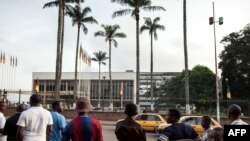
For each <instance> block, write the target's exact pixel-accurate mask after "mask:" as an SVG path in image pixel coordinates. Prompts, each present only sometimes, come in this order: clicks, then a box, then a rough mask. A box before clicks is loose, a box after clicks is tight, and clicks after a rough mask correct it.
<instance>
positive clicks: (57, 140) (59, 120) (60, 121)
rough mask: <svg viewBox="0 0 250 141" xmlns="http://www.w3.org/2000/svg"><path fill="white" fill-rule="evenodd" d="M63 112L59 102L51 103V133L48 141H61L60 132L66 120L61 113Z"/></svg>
mask: <svg viewBox="0 0 250 141" xmlns="http://www.w3.org/2000/svg"><path fill="white" fill-rule="evenodd" d="M62 112H63V104H62V102H61V101H54V102H53V103H52V112H51V115H52V119H53V123H54V124H53V132H52V135H51V137H50V141H61V139H62V131H63V129H64V127H65V126H66V120H65V117H64V116H63V115H61V113H62Z"/></svg>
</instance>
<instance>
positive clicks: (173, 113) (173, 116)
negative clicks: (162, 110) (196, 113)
mask: <svg viewBox="0 0 250 141" xmlns="http://www.w3.org/2000/svg"><path fill="white" fill-rule="evenodd" d="M180 117H181V113H180V111H179V110H177V109H168V112H167V114H166V120H167V122H168V123H176V122H178V121H179V119H180Z"/></svg>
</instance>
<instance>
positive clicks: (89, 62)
mask: <svg viewBox="0 0 250 141" xmlns="http://www.w3.org/2000/svg"><path fill="white" fill-rule="evenodd" d="M88 64H89V66H91V57H90V56H89V57H88Z"/></svg>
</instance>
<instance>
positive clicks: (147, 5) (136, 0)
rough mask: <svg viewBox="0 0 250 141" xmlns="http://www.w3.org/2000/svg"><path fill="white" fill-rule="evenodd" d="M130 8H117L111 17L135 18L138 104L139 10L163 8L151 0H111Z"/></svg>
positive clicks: (137, 94)
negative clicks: (153, 3)
mask: <svg viewBox="0 0 250 141" xmlns="http://www.w3.org/2000/svg"><path fill="white" fill-rule="evenodd" d="M111 2H117V3H119V4H121V5H123V6H129V7H130V9H124V10H119V11H116V12H114V13H113V17H117V16H123V15H127V14H131V15H132V17H135V20H136V104H139V81H140V46H139V19H140V10H145V11H156V10H163V11H165V9H164V8H163V7H161V6H151V0H111Z"/></svg>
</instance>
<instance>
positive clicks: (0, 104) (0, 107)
mask: <svg viewBox="0 0 250 141" xmlns="http://www.w3.org/2000/svg"><path fill="white" fill-rule="evenodd" d="M5 110H6V104H5V102H4V101H0V141H6V138H7V137H6V136H5V135H3V128H4V125H5V122H6V119H5V117H4V114H3V113H4V111H5Z"/></svg>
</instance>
